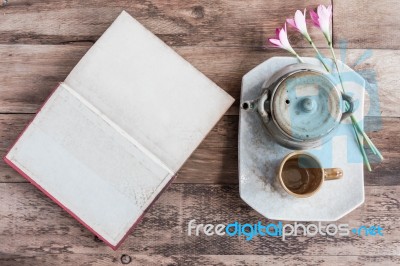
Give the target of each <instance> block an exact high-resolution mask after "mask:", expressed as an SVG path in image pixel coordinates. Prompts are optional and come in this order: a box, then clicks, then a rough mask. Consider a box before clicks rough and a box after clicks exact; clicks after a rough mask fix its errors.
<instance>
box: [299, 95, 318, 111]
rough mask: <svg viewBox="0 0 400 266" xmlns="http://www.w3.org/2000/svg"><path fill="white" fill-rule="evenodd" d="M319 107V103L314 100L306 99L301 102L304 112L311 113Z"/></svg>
mask: <svg viewBox="0 0 400 266" xmlns="http://www.w3.org/2000/svg"><path fill="white" fill-rule="evenodd" d="M316 106H317V103H316V102H315V100H314V99H312V98H309V97H306V98H304V100H303V101H302V102H301V107H302V109H303V111H304V112H307V113H310V112H311V111H313V110H314V109H315V107H316Z"/></svg>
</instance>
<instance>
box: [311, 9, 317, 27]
mask: <svg viewBox="0 0 400 266" xmlns="http://www.w3.org/2000/svg"><path fill="white" fill-rule="evenodd" d="M310 17H311V21H312V23H313V24H314V25H315V26H316V27H318V28H319V20H318V14H317V13H315V11H314V10H310Z"/></svg>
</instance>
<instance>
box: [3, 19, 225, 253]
mask: <svg viewBox="0 0 400 266" xmlns="http://www.w3.org/2000/svg"><path fill="white" fill-rule="evenodd" d="M232 103H233V98H232V97H230V96H229V95H228V94H227V93H226V92H224V91H223V90H222V89H221V88H219V87H218V86H217V85H216V84H215V83H213V82H212V81H210V80H209V79H208V78H207V77H205V76H204V75H203V74H202V73H200V72H199V71H198V70H196V69H195V68H194V67H193V66H192V65H190V64H189V63H188V62H187V61H185V60H184V59H183V58H181V57H180V56H179V55H178V54H176V53H175V52H174V51H173V50H172V49H171V48H170V47H168V46H167V45H166V44H165V43H163V42H162V41H161V40H159V39H158V38H157V37H156V36H154V35H153V34H152V33H151V32H149V31H148V30H147V29H145V28H144V27H143V26H142V25H141V24H140V23H139V22H137V21H136V20H135V19H133V18H132V17H131V16H130V15H129V14H127V13H126V12H122V14H121V15H120V16H119V17H118V18H117V19H116V21H115V22H114V23H113V24H112V25H111V26H110V28H109V29H108V30H107V31H106V32H105V33H104V34H103V35H102V36H101V37H100V39H99V40H98V41H97V42H96V43H95V44H94V45H93V47H92V48H91V49H90V50H89V51H88V52H87V54H86V55H85V56H84V57H83V58H82V60H81V61H80V62H79V63H78V64H77V65H76V67H75V68H74V69H73V70H72V72H71V73H70V74H69V76H68V77H67V78H66V80H65V81H64V82H63V83H61V84H60V85H59V86H58V88H57V89H56V90H55V91H54V92H53V94H52V95H51V96H50V97H49V99H48V100H47V101H46V103H45V104H44V105H43V107H42V108H41V110H40V111H39V112H38V114H37V115H36V117H35V118H34V120H33V121H32V122H31V123H30V125H29V126H28V127H27V128H26V130H25V131H24V132H23V134H22V135H21V136H20V138H19V139H18V140H17V142H16V143H15V144H14V146H13V147H12V148H11V149H10V151H9V152H8V154H7V155H6V156H5V158H4V159H5V161H6V162H7V163H8V164H9V165H10V166H12V167H13V168H14V169H15V170H17V171H18V172H19V173H20V174H22V175H23V176H24V177H26V178H27V179H28V180H29V181H30V182H32V183H33V184H34V185H36V186H37V187H38V188H39V189H41V190H42V191H43V192H44V193H46V194H47V195H48V196H49V197H51V198H52V199H53V200H54V201H55V202H57V203H58V204H59V205H60V206H61V207H63V208H64V209H65V210H66V211H68V212H69V213H70V214H71V215H72V216H74V217H75V218H76V219H77V220H79V221H80V222H81V223H82V224H84V225H85V226H86V227H87V228H88V229H89V230H91V231H92V232H93V233H95V234H96V235H97V236H98V237H99V238H100V239H102V240H103V241H104V242H106V243H107V244H108V245H110V246H111V247H112V248H113V249H116V248H117V247H118V246H119V245H120V244H121V242H122V240H123V239H124V237H126V236H127V235H128V234H129V232H130V229H132V228H133V227H134V226H135V225H136V224H137V222H138V221H139V220H140V218H141V217H142V216H143V214H144V212H145V210H146V209H147V208H148V207H149V206H150V204H151V203H152V202H153V201H154V200H155V199H156V197H157V195H159V194H160V192H161V191H162V190H163V189H164V188H165V187H166V186H167V185H168V184H169V183H170V182H171V181H172V179H173V177H174V176H175V175H176V173H177V171H178V169H179V168H180V167H181V166H182V165H183V163H184V162H185V161H186V159H187V158H188V157H189V156H190V155H191V153H192V152H193V151H194V150H195V148H196V147H197V146H198V145H199V144H200V142H201V141H202V140H203V139H204V137H205V136H206V134H207V133H208V132H209V131H210V130H211V129H212V127H213V126H214V125H215V124H216V123H217V122H218V120H219V119H220V118H221V116H222V115H223V114H224V113H225V112H226V110H227V109H228V108H229V107H230V105H231V104H232Z"/></svg>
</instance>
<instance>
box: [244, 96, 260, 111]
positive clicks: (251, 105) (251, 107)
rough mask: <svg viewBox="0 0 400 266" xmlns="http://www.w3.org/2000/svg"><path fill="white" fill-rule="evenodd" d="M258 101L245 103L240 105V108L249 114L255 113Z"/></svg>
mask: <svg viewBox="0 0 400 266" xmlns="http://www.w3.org/2000/svg"><path fill="white" fill-rule="evenodd" d="M258 101H259V99H256V100H253V101H245V102H243V103H242V104H241V106H240V108H241V109H242V110H244V111H250V112H254V111H257V106H258Z"/></svg>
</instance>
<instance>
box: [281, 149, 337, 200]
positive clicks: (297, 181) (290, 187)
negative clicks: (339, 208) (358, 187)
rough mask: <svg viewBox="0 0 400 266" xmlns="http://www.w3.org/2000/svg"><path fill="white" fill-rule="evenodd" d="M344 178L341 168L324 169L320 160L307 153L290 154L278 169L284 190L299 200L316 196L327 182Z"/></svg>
mask: <svg viewBox="0 0 400 266" xmlns="http://www.w3.org/2000/svg"><path fill="white" fill-rule="evenodd" d="M341 177H343V170H342V169H340V168H325V169H324V168H322V165H321V163H320V162H319V160H318V159H317V158H316V157H315V156H313V155H311V154H309V153H306V152H302V151H299V152H293V153H290V154H288V155H287V156H286V157H285V158H284V159H283V160H282V162H281V164H280V166H279V169H278V179H279V182H280V184H281V186H282V187H283V189H284V190H285V191H286V192H287V193H289V194H290V195H293V196H295V197H298V198H307V197H310V196H312V195H314V194H315V193H316V192H317V191H318V190H319V189H320V188H321V186H322V184H323V183H324V181H325V180H335V179H339V178H341Z"/></svg>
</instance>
